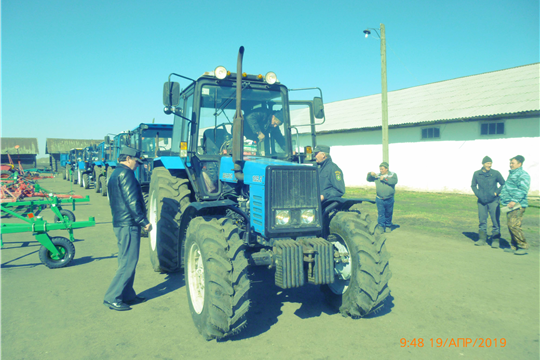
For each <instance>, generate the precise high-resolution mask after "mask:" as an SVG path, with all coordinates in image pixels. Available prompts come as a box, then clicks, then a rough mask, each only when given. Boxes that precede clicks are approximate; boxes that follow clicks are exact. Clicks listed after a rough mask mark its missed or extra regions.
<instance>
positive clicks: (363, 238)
mask: <svg viewBox="0 0 540 360" xmlns="http://www.w3.org/2000/svg"><path fill="white" fill-rule="evenodd" d="M376 225H377V224H376V223H374V222H371V221H370V219H369V216H368V215H365V214H359V213H357V212H338V213H337V214H336V216H334V218H333V219H332V221H331V222H330V236H329V237H328V241H330V242H332V243H333V244H334V250H335V252H338V253H339V255H340V257H339V259H340V261H339V262H337V264H336V266H335V274H336V277H335V280H334V283H332V284H328V285H323V286H322V287H321V290H322V291H323V293H324V294H325V297H326V299H327V301H328V302H329V303H330V304H331V305H333V306H334V307H336V308H337V309H339V311H340V313H341V314H342V315H344V316H351V317H353V318H360V317H363V316H366V315H368V314H369V313H371V312H376V311H378V310H379V309H380V308H381V307H382V306H383V304H384V303H383V301H384V299H385V298H386V297H387V296H388V294H389V293H390V290H389V288H388V281H389V280H390V278H391V276H392V272H391V271H390V268H389V267H388V259H389V258H390V255H389V253H388V251H387V250H386V246H385V241H386V237H385V236H384V234H382V233H380V232H379V231H378V230H376Z"/></svg>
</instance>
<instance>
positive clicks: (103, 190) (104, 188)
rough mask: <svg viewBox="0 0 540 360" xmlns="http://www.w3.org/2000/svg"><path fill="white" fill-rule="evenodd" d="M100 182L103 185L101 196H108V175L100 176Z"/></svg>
mask: <svg viewBox="0 0 540 360" xmlns="http://www.w3.org/2000/svg"><path fill="white" fill-rule="evenodd" d="M99 183H100V187H101V196H107V191H108V189H107V177H106V176H104V175H101V176H100V177H99Z"/></svg>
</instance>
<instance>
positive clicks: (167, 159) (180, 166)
mask: <svg viewBox="0 0 540 360" xmlns="http://www.w3.org/2000/svg"><path fill="white" fill-rule="evenodd" d="M158 166H163V167H164V168H165V169H167V170H184V169H185V168H186V167H185V166H184V162H183V161H182V159H180V157H177V156H162V157H158V158H155V159H154V167H158Z"/></svg>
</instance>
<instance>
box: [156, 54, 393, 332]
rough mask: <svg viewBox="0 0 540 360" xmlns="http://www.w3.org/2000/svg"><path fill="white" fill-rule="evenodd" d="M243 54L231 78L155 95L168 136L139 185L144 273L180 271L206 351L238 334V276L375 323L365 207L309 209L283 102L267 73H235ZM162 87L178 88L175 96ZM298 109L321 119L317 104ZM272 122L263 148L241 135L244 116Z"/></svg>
mask: <svg viewBox="0 0 540 360" xmlns="http://www.w3.org/2000/svg"><path fill="white" fill-rule="evenodd" d="M243 52H244V49H243V47H241V48H240V51H239V55H238V64H237V70H236V74H235V73H231V72H230V71H227V70H226V69H225V68H223V67H218V68H216V69H215V71H213V72H206V73H204V74H203V75H202V76H201V77H199V78H198V79H197V80H194V79H190V78H188V77H185V76H182V75H178V74H171V75H170V76H169V79H168V81H167V82H166V83H165V84H164V91H163V103H164V105H165V109H164V111H165V113H166V114H173V115H174V130H173V136H172V149H171V156H161V157H159V158H156V159H155V160H154V170H153V172H152V179H151V182H150V200H149V204H148V217H149V220H150V222H151V223H152V226H153V229H152V231H151V232H150V234H149V240H150V241H149V243H150V260H151V263H152V266H153V268H154V270H155V271H159V272H174V271H178V270H180V269H181V268H183V269H184V274H185V284H186V291H187V297H188V302H189V307H190V311H191V314H192V318H193V321H194V323H195V325H196V327H197V329H198V330H199V332H200V333H201V334H202V335H203V337H204V338H206V339H207V340H211V339H215V338H222V337H225V336H228V335H231V334H235V333H237V332H239V331H240V330H241V329H242V328H243V327H244V326H245V325H246V314H247V311H248V309H249V307H250V285H251V284H250V279H249V276H248V271H247V269H248V266H266V267H268V268H269V269H271V270H273V271H274V272H275V284H276V285H277V286H278V287H280V288H283V289H288V288H293V287H299V286H303V285H305V284H315V285H319V286H320V288H321V290H322V291H323V293H324V294H325V297H326V299H327V300H328V301H329V302H330V303H331V304H333V305H334V306H336V307H337V308H338V309H339V311H340V312H341V313H342V314H343V315H344V316H351V317H353V318H359V317H363V316H365V315H367V314H369V313H372V312H374V311H377V310H378V309H380V308H381V307H382V306H383V304H384V300H385V298H386V297H387V295H388V294H389V291H390V290H389V288H388V281H389V279H390V277H391V272H390V269H389V267H388V259H389V254H388V252H387V250H386V247H385V235H384V234H383V233H382V232H381V231H380V230H379V229H378V227H377V224H376V222H374V221H371V219H370V218H369V216H368V215H366V214H361V213H360V212H359V211H357V210H354V208H352V207H353V205H356V204H358V203H360V202H362V201H363V200H364V201H365V199H343V198H333V199H327V200H325V201H324V202H322V203H321V200H320V190H319V176H318V169H317V167H316V166H313V163H304V161H303V159H304V158H305V157H306V155H307V157H308V159H309V155H310V154H309V151H308V150H309V149H306V154H299V153H298V152H297V151H293V149H292V144H293V141H292V138H293V134H292V133H291V128H292V126H291V113H290V103H292V102H290V101H289V90H288V89H287V87H285V86H284V85H283V84H281V83H280V82H279V81H278V80H277V77H276V76H275V74H274V73H271V72H270V73H267V74H266V76H263V75H249V74H245V73H242V58H243ZM172 76H177V77H179V78H180V79H181V81H182V82H183V83H187V84H185V87H184V88H183V90H182V91H180V84H179V83H178V82H172V81H171V77H172ZM304 103H305V104H309V105H310V106H309V109H310V111H311V113H310V117H311V119H313V118H315V117H317V118H321V114H323V113H324V108H323V103H322V98H314V99H313V100H309V101H305V102H304ZM276 112H280V113H281V114H282V115H281V117H282V124H281V125H279V126H276V128H275V129H274V130H272V131H270V132H268V133H267V134H266V136H265V137H264V138H261V137H256V135H257V134H253V133H251V134H250V133H249V132H250V130H249V129H248V126H247V125H246V126H244V124H245V123H246V122H247V121H248V120H249V119H252V118H253V116H252V114H254V113H263V114H267V115H268V114H275V113H276ZM244 117H245V118H246V121H245V120H244ZM312 124H313V122H312ZM311 128H312V132H313V134H314V130H313V129H314V126H312V127H311ZM278 132H279V134H278ZM314 138H315V136H313V139H314Z"/></svg>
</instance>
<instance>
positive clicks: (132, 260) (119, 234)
mask: <svg viewBox="0 0 540 360" xmlns="http://www.w3.org/2000/svg"><path fill="white" fill-rule="evenodd" d="M113 230H114V234H115V235H116V238H117V239H118V270H116V274H115V275H114V278H113V280H112V282H111V285H110V286H109V289H108V290H107V292H106V293H105V301H108V302H111V303H114V302H120V301H130V300H133V299H134V298H135V296H136V293H135V290H133V281H134V280H135V269H136V268H137V262H138V261H139V248H140V245H141V227H140V226H123V227H115V228H113Z"/></svg>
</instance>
